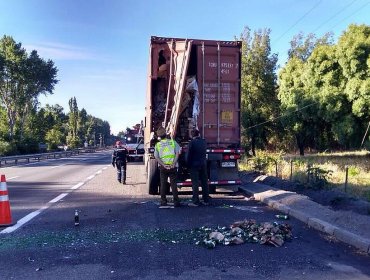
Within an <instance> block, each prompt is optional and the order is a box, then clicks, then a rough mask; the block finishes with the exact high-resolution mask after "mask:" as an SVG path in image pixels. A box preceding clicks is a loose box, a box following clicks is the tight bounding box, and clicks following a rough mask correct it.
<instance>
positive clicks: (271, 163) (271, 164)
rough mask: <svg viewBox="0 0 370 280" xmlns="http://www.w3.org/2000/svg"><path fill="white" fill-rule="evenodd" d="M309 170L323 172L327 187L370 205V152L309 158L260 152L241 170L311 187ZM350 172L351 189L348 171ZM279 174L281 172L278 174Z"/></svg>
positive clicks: (326, 154)
mask: <svg viewBox="0 0 370 280" xmlns="http://www.w3.org/2000/svg"><path fill="white" fill-rule="evenodd" d="M308 166H310V167H311V168H314V169H315V170H318V171H319V174H320V175H321V176H322V177H323V178H324V179H325V181H327V182H326V183H325V187H331V188H338V189H340V190H342V191H345V192H347V193H349V194H351V195H353V196H356V197H359V198H362V199H365V200H367V201H370V152H369V151H358V152H342V153H320V154H309V155H306V156H296V155H282V154H276V153H267V152H264V151H258V152H257V156H256V157H254V158H243V159H242V160H241V161H240V163H239V169H240V170H258V171H262V172H264V173H266V174H268V175H270V176H276V173H277V175H278V177H281V178H283V179H287V180H293V181H298V182H301V183H304V184H306V185H307V186H310V185H308V184H307V183H308V175H307V170H308ZM347 169H348V177H347V185H345V181H346V170H347ZM276 171H277V172H276Z"/></svg>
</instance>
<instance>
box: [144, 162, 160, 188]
mask: <svg viewBox="0 0 370 280" xmlns="http://www.w3.org/2000/svg"><path fill="white" fill-rule="evenodd" d="M146 184H147V187H148V190H149V194H152V195H156V194H158V193H159V169H158V165H157V161H156V160H155V159H154V158H150V159H149V160H148V166H147V180H146Z"/></svg>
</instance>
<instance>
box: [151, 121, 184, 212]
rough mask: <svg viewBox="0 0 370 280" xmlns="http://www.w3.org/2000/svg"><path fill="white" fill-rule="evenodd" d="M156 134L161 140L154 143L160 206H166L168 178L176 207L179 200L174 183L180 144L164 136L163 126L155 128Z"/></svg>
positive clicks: (178, 204)
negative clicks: (157, 165) (158, 178)
mask: <svg viewBox="0 0 370 280" xmlns="http://www.w3.org/2000/svg"><path fill="white" fill-rule="evenodd" d="M157 136H158V137H160V138H161V140H160V141H159V142H158V143H157V144H156V145H155V151H154V157H155V158H156V160H157V162H158V164H159V177H160V188H159V192H160V195H161V206H162V207H164V206H167V198H166V194H167V180H168V178H170V185H171V190H172V194H173V202H174V206H175V207H178V206H180V200H179V196H178V191H177V185H176V183H177V182H176V181H177V168H176V165H177V160H178V158H179V154H180V146H179V144H178V143H177V142H176V141H175V140H173V139H170V138H169V137H166V130H165V129H164V128H163V127H160V128H159V129H158V130H157Z"/></svg>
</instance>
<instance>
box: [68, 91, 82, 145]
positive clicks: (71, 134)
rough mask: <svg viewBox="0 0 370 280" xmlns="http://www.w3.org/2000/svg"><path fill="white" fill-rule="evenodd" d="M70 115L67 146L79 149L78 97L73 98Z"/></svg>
mask: <svg viewBox="0 0 370 280" xmlns="http://www.w3.org/2000/svg"><path fill="white" fill-rule="evenodd" d="M68 104H69V114H68V136H67V144H68V146H70V147H71V148H77V147H78V146H79V145H80V139H79V137H78V134H79V133H78V132H79V127H78V124H79V123H78V114H79V112H78V106H77V101H76V97H72V98H71V99H70V100H69V102H68Z"/></svg>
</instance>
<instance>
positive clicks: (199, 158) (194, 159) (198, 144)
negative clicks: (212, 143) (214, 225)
mask: <svg viewBox="0 0 370 280" xmlns="http://www.w3.org/2000/svg"><path fill="white" fill-rule="evenodd" d="M192 137H193V139H192V140H191V141H190V143H189V146H188V153H187V164H188V167H189V169H190V178H191V183H192V188H193V198H192V202H191V203H189V204H188V205H189V206H198V205H200V201H199V181H200V183H201V186H202V198H203V204H204V205H209V202H210V196H209V188H208V176H207V157H206V156H207V143H206V140H205V139H202V138H200V133H199V130H197V129H194V130H193V131H192Z"/></svg>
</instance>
